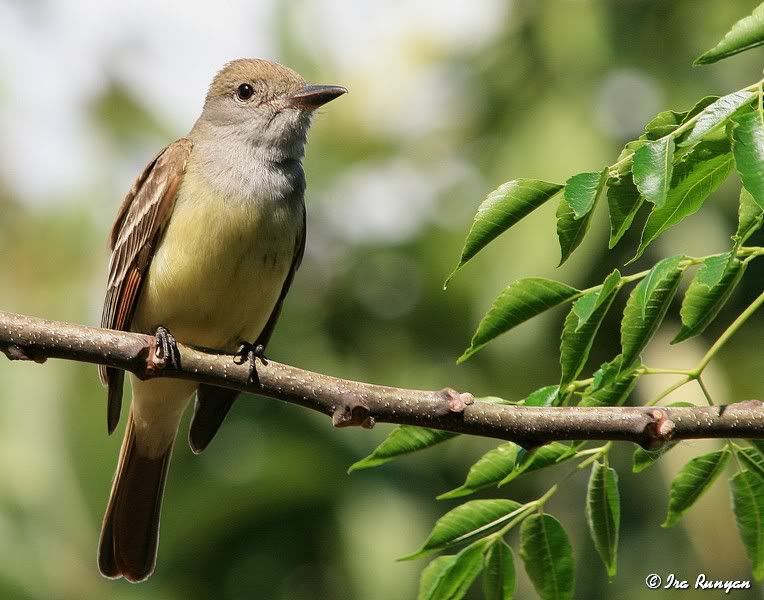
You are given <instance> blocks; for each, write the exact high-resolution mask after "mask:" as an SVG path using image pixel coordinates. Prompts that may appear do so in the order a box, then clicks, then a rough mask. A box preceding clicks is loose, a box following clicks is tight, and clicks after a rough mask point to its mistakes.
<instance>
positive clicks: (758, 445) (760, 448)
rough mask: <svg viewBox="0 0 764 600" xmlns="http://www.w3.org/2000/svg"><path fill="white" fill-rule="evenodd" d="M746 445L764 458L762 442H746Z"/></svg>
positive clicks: (763, 441) (763, 442)
mask: <svg viewBox="0 0 764 600" xmlns="http://www.w3.org/2000/svg"><path fill="white" fill-rule="evenodd" d="M748 443H749V444H751V445H752V446H753V447H754V448H755V449H756V451H757V452H758V453H759V454H761V456H762V458H764V440H748Z"/></svg>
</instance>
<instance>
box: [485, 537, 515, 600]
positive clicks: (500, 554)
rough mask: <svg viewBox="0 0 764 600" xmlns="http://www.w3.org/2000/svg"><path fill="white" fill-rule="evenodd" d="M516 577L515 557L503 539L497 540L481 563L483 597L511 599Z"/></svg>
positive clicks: (488, 599) (494, 599)
mask: <svg viewBox="0 0 764 600" xmlns="http://www.w3.org/2000/svg"><path fill="white" fill-rule="evenodd" d="M516 584H517V577H516V574H515V559H514V556H513V555H512V548H510V547H509V546H508V545H507V543H506V542H505V541H504V540H499V541H498V542H496V543H495V544H494V545H493V546H491V548H490V550H488V553H487V554H486V556H485V563H484V565H483V598H485V600H512V596H514V594H515V586H516Z"/></svg>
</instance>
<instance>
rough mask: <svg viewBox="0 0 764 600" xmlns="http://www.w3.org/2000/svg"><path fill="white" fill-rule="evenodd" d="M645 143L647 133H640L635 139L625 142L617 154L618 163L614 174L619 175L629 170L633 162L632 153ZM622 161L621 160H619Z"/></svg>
mask: <svg viewBox="0 0 764 600" xmlns="http://www.w3.org/2000/svg"><path fill="white" fill-rule="evenodd" d="M646 143H647V135H641V136H639V138H638V139H636V140H631V141H630V142H626V145H625V146H624V147H623V150H621V153H620V154H619V155H618V160H617V161H616V164H617V165H618V167H617V169H616V171H615V175H616V176H617V177H620V176H622V175H625V174H627V173H630V172H631V166H632V164H633V163H634V153H635V152H636V151H637V150H638V149H639V148H641V147H642V146H644V145H645V144H646ZM621 161H623V162H621Z"/></svg>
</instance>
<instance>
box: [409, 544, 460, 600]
mask: <svg viewBox="0 0 764 600" xmlns="http://www.w3.org/2000/svg"><path fill="white" fill-rule="evenodd" d="M455 562H456V555H455V554H449V555H448V556H439V557H438V558H436V559H434V560H432V561H431V562H430V564H429V565H427V567H425V569H424V571H422V575H421V577H420V578H419V594H418V595H417V600H432V598H433V593H435V588H437V587H438V584H439V583H440V581H441V579H443V576H444V575H445V573H446V571H448V569H449V568H450V567H451V566H452V565H453V564H454V563H455Z"/></svg>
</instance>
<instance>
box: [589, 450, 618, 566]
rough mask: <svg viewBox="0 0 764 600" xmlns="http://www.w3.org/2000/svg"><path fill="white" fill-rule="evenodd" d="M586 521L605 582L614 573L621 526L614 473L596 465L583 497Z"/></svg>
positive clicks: (593, 467)
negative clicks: (584, 499) (603, 566)
mask: <svg viewBox="0 0 764 600" xmlns="http://www.w3.org/2000/svg"><path fill="white" fill-rule="evenodd" d="M586 521H587V523H588V524H589V533H590V534H591V536H592V541H593V542H594V547H595V548H596V549H597V553H598V554H599V555H600V558H601V559H602V562H603V563H604V564H605V568H606V569H607V574H608V578H610V579H612V578H613V577H615V573H616V562H617V556H618V530H619V528H620V525H621V496H620V495H619V493H618V473H616V471H615V469H612V468H610V467H607V466H605V465H603V464H601V463H599V462H595V463H594V464H593V465H592V474H591V477H590V478H589V488H588V491H587V493H586Z"/></svg>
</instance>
